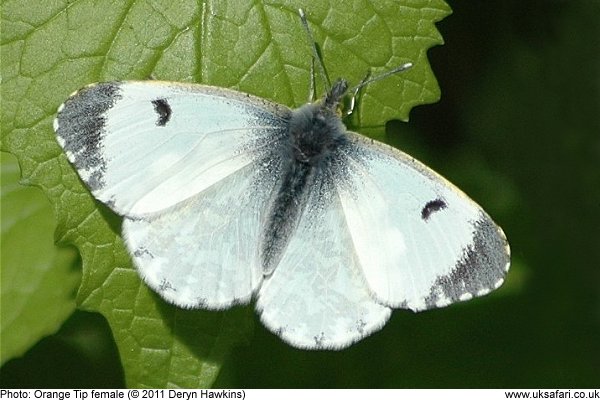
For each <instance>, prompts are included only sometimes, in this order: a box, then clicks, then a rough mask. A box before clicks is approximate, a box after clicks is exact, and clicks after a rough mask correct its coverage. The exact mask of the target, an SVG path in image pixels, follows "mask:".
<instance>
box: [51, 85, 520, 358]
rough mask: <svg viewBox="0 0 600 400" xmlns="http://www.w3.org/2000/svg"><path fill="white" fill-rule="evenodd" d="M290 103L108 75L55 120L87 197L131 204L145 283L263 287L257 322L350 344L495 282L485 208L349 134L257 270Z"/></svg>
mask: <svg viewBox="0 0 600 400" xmlns="http://www.w3.org/2000/svg"><path fill="white" fill-rule="evenodd" d="M290 114H291V111H290V110H289V109H287V108H285V107H283V106H278V105H276V104H273V103H270V102H268V101H265V100H262V99H259V98H256V97H253V96H249V95H246V94H242V93H239V92H234V91H230V90H226V89H220V88H213V87H207V86H201V85H185V84H176V83H172V82H168V83H166V82H162V83H161V82H123V83H119V82H115V83H105V84H96V85H93V86H90V87H88V88H84V89H82V90H81V91H79V92H77V93H75V94H74V95H73V96H72V97H71V98H70V99H69V100H67V102H66V103H65V104H64V105H63V106H61V108H60V109H59V113H58V116H57V119H56V120H55V130H56V132H57V138H58V141H59V143H60V144H61V146H62V147H63V148H64V149H65V152H66V154H67V157H68V158H69V160H70V161H71V162H72V163H73V164H74V165H75V166H76V168H77V171H78V173H79V175H80V176H81V178H82V179H83V181H84V182H85V183H86V184H87V185H88V187H89V188H90V190H91V191H92V193H93V194H94V196H95V197H96V198H98V199H99V200H101V201H103V202H105V203H107V204H108V205H109V206H110V207H111V208H112V209H113V210H115V211H116V212H117V213H119V214H121V215H124V216H125V220H124V223H123V232H124V237H125V240H126V243H127V246H128V248H129V250H130V252H131V254H132V256H133V259H134V263H135V265H136V266H137V268H138V269H139V271H140V274H141V275H142V277H143V279H144V280H145V281H146V282H147V283H148V285H149V286H151V287H152V288H153V289H154V290H156V291H157V292H159V293H160V294H161V296H162V297H164V298H165V299H166V300H168V301H170V302H172V303H174V304H177V305H179V306H181V307H186V308H193V307H201V308H209V309H220V308H225V307H229V306H231V305H232V304H237V303H244V302H247V301H249V300H250V298H251V297H252V295H253V294H255V293H257V292H258V296H257V310H258V312H259V313H260V316H261V320H262V321H263V322H264V324H265V325H266V326H267V327H269V328H270V329H271V330H273V331H274V332H276V333H278V334H279V335H280V336H281V337H282V338H283V339H284V340H286V341H288V342H289V343H291V344H293V345H295V346H297V347H302V348H308V349H319V348H321V349H322V348H329V349H339V348H342V347H346V346H348V345H350V344H351V343H353V342H356V341H358V340H360V339H361V338H363V337H364V336H367V335H368V334H370V333H371V332H373V331H375V330H378V329H380V328H381V327H382V326H383V325H384V324H385V322H386V321H387V319H388V318H389V316H390V312H391V308H409V309H412V310H415V311H419V310H424V309H428V308H433V307H441V306H445V305H448V304H450V303H452V302H455V301H460V300H467V299H469V298H471V297H474V296H479V295H483V294H486V293H488V292H489V291H490V290H492V289H494V288H496V287H498V286H499V285H500V284H501V283H502V281H503V277H504V275H505V273H506V271H507V269H508V265H509V248H508V244H507V242H506V238H505V236H504V233H503V232H502V230H501V229H500V228H499V227H497V226H496V225H495V224H494V223H493V221H492V220H491V219H490V218H489V216H488V215H487V214H486V213H485V212H484V211H483V210H482V209H481V208H480V207H479V206H478V205H477V204H475V203H474V202H473V201H472V200H470V199H469V198H468V197H467V196H466V195H464V194H463V193H462V192H461V191H460V190H458V189H457V188H456V187H454V186H453V185H452V184H450V183H449V182H448V181H446V180H445V179H444V178H442V177H441V176H439V175H437V174H436V173H435V172H433V171H431V170H430V169H429V168H427V167H426V166H424V165H423V164H421V163H419V162H417V161H415V160H414V159H412V158H410V157H409V156H407V155H405V154H404V153H402V152H400V151H398V150H396V149H393V148H391V147H388V146H385V145H383V144H378V143H376V142H373V141H370V140H368V139H365V138H363V137H361V136H360V135H357V134H354V133H352V132H347V134H348V135H349V139H350V143H348V145H347V146H345V147H344V148H343V149H341V151H339V152H338V153H337V155H336V157H338V158H339V159H338V160H337V167H336V168H335V169H333V170H331V171H327V172H326V173H322V175H321V178H320V179H315V180H314V181H313V183H314V184H313V185H311V186H310V188H309V192H308V195H307V197H306V198H307V203H306V207H305V209H304V212H303V213H302V216H301V218H300V219H299V222H298V225H297V228H296V230H295V231H294V233H293V234H292V236H291V238H290V240H289V242H288V243H287V246H286V247H285V250H284V251H283V254H282V257H281V261H280V262H279V264H278V265H277V267H276V268H275V270H274V272H273V273H272V275H270V276H267V277H263V270H262V269H261V268H262V261H264V260H261V257H260V254H259V251H258V250H257V249H260V247H261V246H260V241H261V238H262V237H264V235H262V234H261V233H262V232H261V229H264V221H265V217H266V216H265V213H266V212H267V210H268V207H267V205H268V204H269V201H270V199H271V196H272V194H273V193H274V191H275V189H276V188H277V185H278V182H279V181H278V179H279V177H280V176H281V170H282V162H283V161H282V157H284V155H282V154H283V153H282V152H281V151H278V150H277V149H278V146H280V143H281V141H282V140H286V139H285V138H286V135H288V123H289V118H290ZM321 172H322V171H321Z"/></svg>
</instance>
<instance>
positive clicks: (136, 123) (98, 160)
mask: <svg viewBox="0 0 600 400" xmlns="http://www.w3.org/2000/svg"><path fill="white" fill-rule="evenodd" d="M289 113H290V110H289V109H287V108H285V107H283V106H278V105H275V104H273V103H270V102H266V101H264V100H261V99H258V98H256V97H253V96H249V95H246V94H242V93H239V92H234V91H231V90H226V89H216V88H213V87H208V86H202V85H185V84H177V83H172V82H154V81H151V82H112V83H100V84H95V85H92V86H88V87H86V88H84V89H82V90H80V91H79V92H76V93H75V94H73V95H72V96H71V98H70V99H69V100H67V101H66V102H65V104H64V105H63V106H61V108H60V109H59V112H58V116H57V119H56V120H55V130H56V133H57V137H58V141H59V143H60V144H61V146H62V147H63V148H64V149H65V152H66V154H67V156H68V158H69V160H70V161H71V162H72V163H73V164H74V165H75V166H76V168H77V171H78V173H79V175H80V176H81V178H82V180H83V181H84V182H85V183H86V184H87V185H88V187H89V188H90V190H91V191H92V193H93V194H94V196H95V197H96V198H98V199H99V200H101V201H103V202H105V203H107V204H108V205H109V206H110V207H111V208H112V209H113V210H115V211H116V212H117V213H119V214H121V215H124V216H125V220H124V222H123V236H124V237H125V241H126V244H127V246H128V248H129V251H130V253H131V254H132V256H133V260H134V264H135V265H136V267H137V268H138V270H139V272H140V275H141V276H142V278H143V279H144V280H145V281H146V282H147V283H148V285H149V286H150V287H152V288H153V289H154V290H156V291H157V292H159V293H160V294H161V295H162V296H163V297H164V298H165V299H166V300H168V301H169V302H172V303H174V304H177V305H179V306H181V307H186V308H190V307H204V308H210V309H220V308H225V307H229V306H231V305H232V304H236V303H241V302H247V301H249V300H250V298H251V296H252V293H253V292H254V291H255V290H256V289H257V287H258V286H259V284H260V282H261V281H262V273H261V271H260V261H259V259H258V253H257V250H256V249H257V248H259V246H258V241H259V232H260V226H261V221H262V219H263V218H264V217H263V215H262V214H263V213H264V208H265V207H264V204H265V202H266V200H265V197H266V196H268V195H270V191H271V190H272V188H274V187H275V184H276V181H277V176H279V175H280V174H281V173H280V171H279V169H280V164H279V163H278V160H277V157H278V155H277V152H276V151H275V152H274V153H273V149H275V148H277V146H278V143H279V141H281V140H282V138H284V137H285V135H286V133H287V125H286V119H287V118H288V117H289Z"/></svg>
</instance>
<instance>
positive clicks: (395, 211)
mask: <svg viewBox="0 0 600 400" xmlns="http://www.w3.org/2000/svg"><path fill="white" fill-rule="evenodd" d="M348 135H349V138H350V141H351V143H350V144H349V145H348V146H346V147H345V148H344V149H343V150H342V153H343V154H342V155H340V157H342V159H343V165H344V168H343V173H342V174H341V176H340V179H338V180H337V182H338V185H337V192H338V196H339V200H340V203H341V205H342V208H343V213H344V216H345V221H346V224H347V230H348V231H349V234H350V237H351V238H352V239H351V242H352V247H353V248H354V250H355V252H356V257H357V259H358V260H359V264H360V266H361V270H362V273H363V274H364V277H365V280H366V282H367V285H368V287H369V289H370V291H371V293H372V294H373V296H374V297H375V298H376V299H377V301H378V302H380V303H381V304H385V305H387V306H389V307H393V308H409V309H412V310H415V311H420V310H425V309H429V308H435V307H443V306H446V305H448V304H451V303H453V302H456V301H461V300H468V299H470V298H472V297H475V296H481V295H484V294H487V293H489V292H490V291H491V290H493V289H495V288H497V287H499V286H500V285H501V284H502V282H503V280H504V276H505V275H506V272H507V271H508V268H509V265H510V252H509V247H508V243H507V240H506V237H505V236H504V233H503V232H502V230H501V229H500V227H498V226H497V225H496V224H495V223H494V222H493V221H492V219H491V218H490V217H489V216H488V215H487V214H486V213H485V212H484V211H483V209H482V208H481V207H480V206H478V205H477V204H476V203H475V202H473V201H472V200H471V199H469V198H468V197H467V196H466V195H465V194H464V193H462V192H461V191H460V190H459V189H458V188H456V187H455V186H454V185H452V184H451V183H450V182H448V181H447V180H445V179H444V178H442V177H441V176H439V175H438V174H436V173H435V172H433V171H432V170H431V169H429V168H428V167H426V166H425V165H423V164H421V163H420V162H418V161H416V160H415V159H413V158H412V157H410V156H408V155H406V154H404V153H402V152H400V151H398V150H397V149H394V148H392V147H389V146H386V145H384V144H381V143H378V142H374V141H372V140H369V139H367V138H364V137H362V136H360V135H357V134H355V133H352V132H349V133H348Z"/></svg>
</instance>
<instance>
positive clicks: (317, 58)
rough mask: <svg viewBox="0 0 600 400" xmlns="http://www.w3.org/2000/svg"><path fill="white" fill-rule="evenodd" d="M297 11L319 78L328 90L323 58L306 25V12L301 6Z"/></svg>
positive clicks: (328, 82) (329, 83) (328, 84)
mask: <svg viewBox="0 0 600 400" xmlns="http://www.w3.org/2000/svg"><path fill="white" fill-rule="evenodd" d="M298 13H299V14H300V20H301V21H302V26H303V27H304V30H305V31H306V35H307V36H308V41H309V42H310V47H311V49H312V53H313V59H314V60H315V62H316V63H317V66H318V67H319V73H320V74H321V78H322V79H323V82H324V83H325V86H326V89H327V92H329V91H330V90H331V82H330V81H329V77H328V76H327V74H326V73H325V67H324V66H323V60H321V56H320V55H319V51H318V50H317V43H316V42H315V38H314V37H313V35H312V32H311V31H310V27H309V26H308V21H307V20H306V14H304V10H303V9H301V8H299V9H298Z"/></svg>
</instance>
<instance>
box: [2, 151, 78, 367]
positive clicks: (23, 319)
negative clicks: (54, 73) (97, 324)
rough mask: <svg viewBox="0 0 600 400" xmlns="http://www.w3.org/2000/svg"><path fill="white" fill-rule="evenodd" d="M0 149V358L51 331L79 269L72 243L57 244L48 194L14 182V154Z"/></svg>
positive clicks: (66, 307) (64, 314) (70, 299)
mask: <svg viewBox="0 0 600 400" xmlns="http://www.w3.org/2000/svg"><path fill="white" fill-rule="evenodd" d="M0 154H1V164H2V192H1V195H0V200H1V201H2V237H1V240H2V254H1V256H0V257H1V258H0V259H1V264H2V283H1V293H0V301H1V305H2V315H1V316H0V320H1V324H0V327H1V328H0V336H2V346H1V352H0V364H4V363H5V362H6V361H8V360H10V359H11V358H14V357H19V356H21V355H22V354H23V353H25V351H27V350H28V349H29V348H30V347H31V346H33V345H34V344H35V343H37V342H38V341H39V340H40V339H41V338H43V337H44V336H47V335H50V334H52V333H55V332H56V331H57V330H58V328H60V326H61V325H62V324H63V322H64V321H65V320H66V319H67V318H68V317H69V316H70V315H71V314H72V313H73V311H74V310H75V291H76V290H77V286H79V282H80V277H81V271H80V270H79V269H78V268H75V260H76V258H77V255H76V253H75V251H74V250H73V249H56V248H55V246H54V241H53V234H54V229H55V227H56V224H55V222H54V213H53V211H52V207H51V206H50V203H49V202H48V199H47V198H46V196H44V194H43V193H42V192H41V191H40V190H39V189H37V188H32V187H25V186H22V185H20V184H19V176H20V171H19V165H18V164H17V160H16V158H15V157H14V156H12V155H10V154H7V153H4V152H3V153H0Z"/></svg>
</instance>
